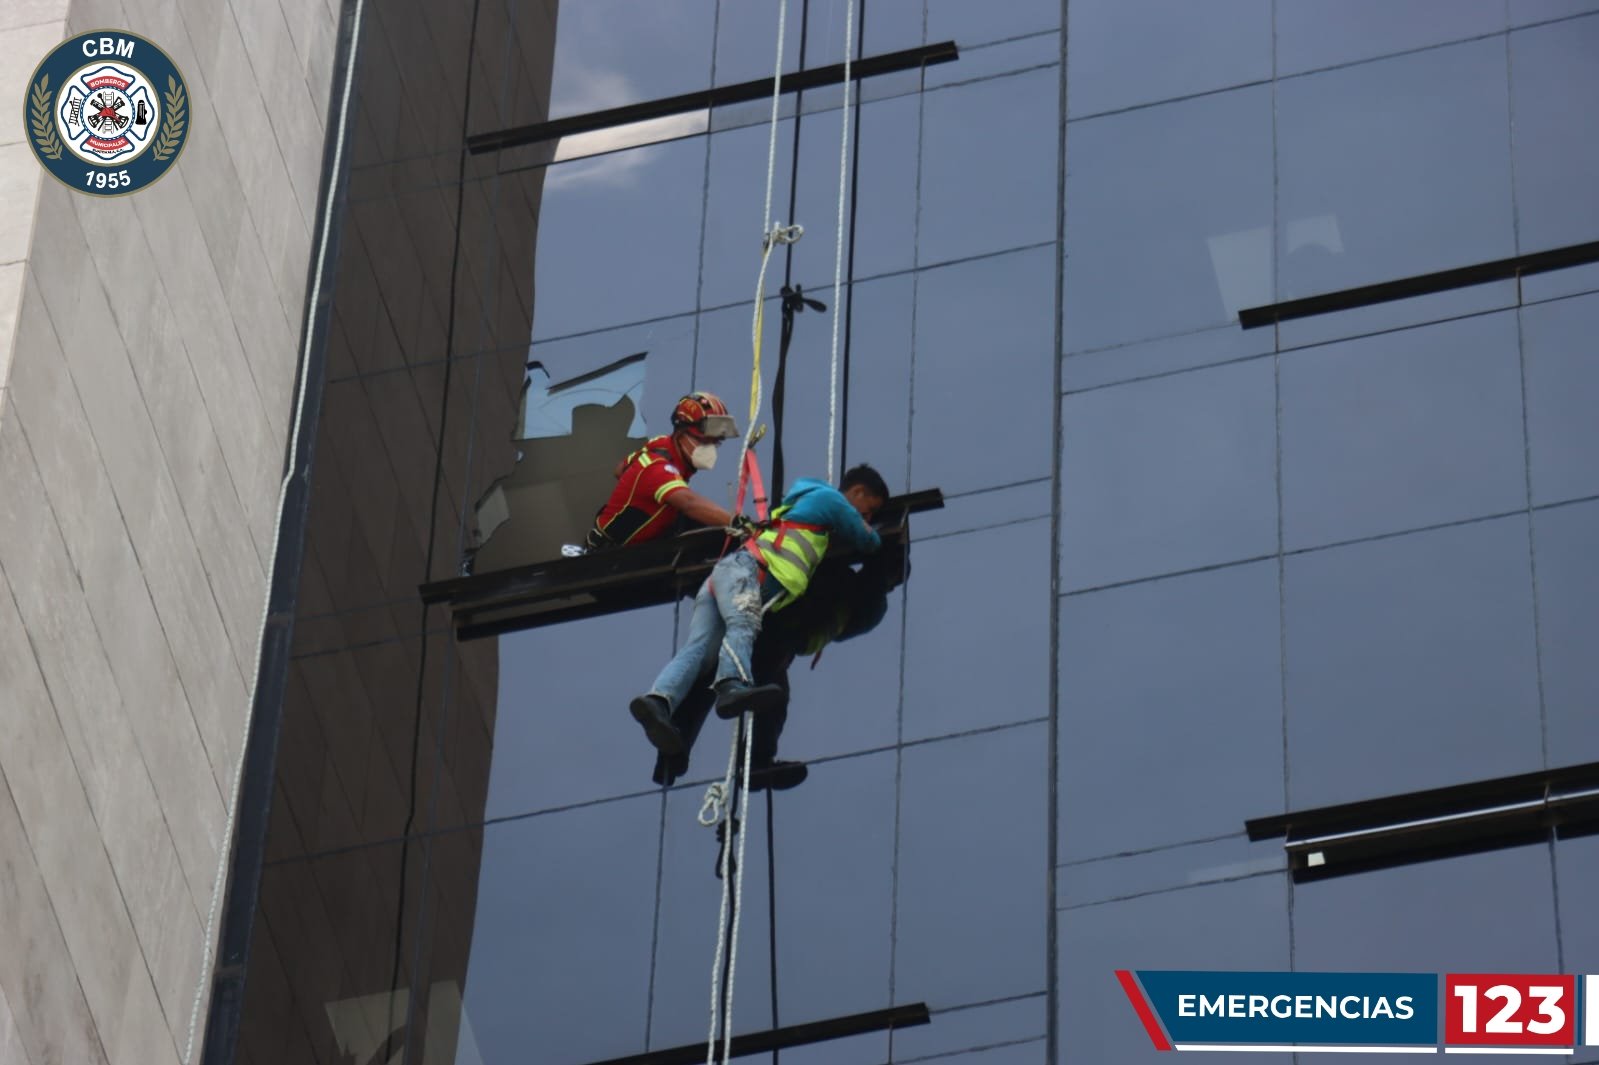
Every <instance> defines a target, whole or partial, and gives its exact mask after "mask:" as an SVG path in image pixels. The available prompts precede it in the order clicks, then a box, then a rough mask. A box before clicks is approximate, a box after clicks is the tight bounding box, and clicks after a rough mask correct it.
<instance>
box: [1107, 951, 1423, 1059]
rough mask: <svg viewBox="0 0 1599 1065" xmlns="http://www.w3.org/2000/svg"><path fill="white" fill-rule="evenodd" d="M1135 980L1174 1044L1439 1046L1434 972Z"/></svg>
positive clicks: (1175, 975) (1153, 975)
mask: <svg viewBox="0 0 1599 1065" xmlns="http://www.w3.org/2000/svg"><path fill="white" fill-rule="evenodd" d="M1137 978H1138V983H1139V984H1140V985H1141V987H1142V989H1143V992H1144V994H1145V995H1147V996H1148V1000H1149V1004H1150V1005H1151V1006H1152V1007H1153V1009H1154V1013H1155V1016H1156V1017H1158V1018H1159V1021H1160V1024H1161V1026H1162V1027H1163V1028H1164V1029H1165V1032H1166V1035H1167V1036H1169V1037H1170V1039H1171V1042H1172V1043H1173V1044H1184V1043H1225V1044H1245V1043H1269V1044H1277V1045H1288V1044H1300V1045H1307V1044H1308V1045H1322V1046H1348V1045H1356V1046H1369V1047H1386V1046H1391V1047H1403V1046H1436V1045H1437V1043H1438V977H1437V975H1436V974H1435V973H1257V972H1170V971H1152V970H1140V971H1139V972H1138V974H1137ZM1135 1005H1136V1003H1135ZM1151 1034H1152V1035H1153V1034H1154V1033H1151Z"/></svg>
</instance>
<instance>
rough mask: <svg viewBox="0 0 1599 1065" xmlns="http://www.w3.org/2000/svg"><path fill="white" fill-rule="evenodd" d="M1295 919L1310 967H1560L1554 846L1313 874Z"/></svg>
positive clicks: (1298, 948)
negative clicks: (1315, 879) (1321, 878)
mask: <svg viewBox="0 0 1599 1065" xmlns="http://www.w3.org/2000/svg"><path fill="white" fill-rule="evenodd" d="M1490 913H1491V914H1495V915H1496V919H1494V920H1492V921H1485V920H1483V915H1484V914H1490ZM1293 919H1294V947H1295V959H1294V960H1295V964H1296V965H1297V966H1298V967H1300V968H1303V969H1307V970H1313V971H1335V972H1336V971H1357V972H1371V971H1381V970H1402V971H1408V972H1449V971H1455V972H1494V973H1553V972H1559V971H1560V969H1559V966H1558V964H1557V962H1556V959H1555V915H1554V893H1553V891H1552V885H1551V882H1550V875H1549V851H1548V848H1547V847H1545V846H1537V847H1516V848H1514V849H1512V850H1504V851H1496V852H1493V853H1489V854H1476V855H1471V856H1468V857H1464V858H1451V859H1448V860H1447V861H1436V862H1425V863H1421V864H1418V865H1408V866H1401V867H1400V868H1397V869H1383V870H1379V871H1377V872H1371V873H1361V874H1360V875H1358V876H1346V877H1338V878H1336V879H1333V880H1328V881H1325V882H1323V883H1319V884H1305V885H1302V886H1300V887H1298V888H1296V889H1295V890H1294V915H1293ZM1356 929H1358V930H1359V934H1358V935H1357V934H1351V933H1352V932H1353V931H1354V930H1356ZM1567 960H1568V961H1569V960H1570V959H1569V958H1568V959H1567ZM1392 1058H1393V1060H1395V1061H1399V1060H1403V1059H1402V1058H1401V1057H1400V1056H1399V1055H1392Z"/></svg>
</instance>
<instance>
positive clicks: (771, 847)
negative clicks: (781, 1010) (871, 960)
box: [766, 787, 782, 1065]
mask: <svg viewBox="0 0 1599 1065" xmlns="http://www.w3.org/2000/svg"><path fill="white" fill-rule="evenodd" d="M776 797H777V789H776V788H771V787H769V788H767V789H766V941H767V950H766V953H767V957H768V958H769V959H770V961H771V966H772V981H771V983H772V1030H773V1031H774V1032H775V1031H776V1030H777V1029H778V1028H781V1027H782V1025H780V1024H778V1023H777V858H776V855H775V849H776V848H775V843H774V839H775V837H774V833H773V830H772V803H773V801H774V800H775V799H776ZM777 1055H778V1052H777V1051H776V1050H773V1051H772V1065H777Z"/></svg>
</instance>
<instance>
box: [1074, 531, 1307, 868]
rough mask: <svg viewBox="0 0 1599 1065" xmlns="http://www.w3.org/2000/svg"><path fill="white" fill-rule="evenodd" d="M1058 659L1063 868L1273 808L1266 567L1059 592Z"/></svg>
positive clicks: (1273, 593)
mask: <svg viewBox="0 0 1599 1065" xmlns="http://www.w3.org/2000/svg"><path fill="white" fill-rule="evenodd" d="M1060 655H1061V657H1060V691H1061V705H1062V707H1063V712H1062V716H1061V724H1060V804H1061V806H1060V855H1061V858H1062V859H1063V860H1072V859H1080V858H1093V857H1099V856H1102V855H1106V854H1113V853H1116V852H1118V851H1128V850H1138V849H1141V848H1146V847H1155V846H1161V845H1164V844H1171V843H1179V842H1182V841H1185V840H1194V839H1201V838H1206V837H1214V836H1218V835H1222V834H1224V833H1227V832H1232V831H1236V830H1237V829H1238V827H1239V826H1240V825H1241V824H1243V822H1244V821H1245V820H1247V819H1248V818H1250V817H1256V816H1259V815H1261V814H1263V813H1267V812H1270V811H1272V810H1274V809H1276V808H1277V807H1278V806H1279V805H1280V804H1281V802H1282V797H1283V742H1282V741H1283V735H1282V675H1281V669H1280V665H1279V663H1280V661H1281V650H1280V646H1279V639H1278V594H1277V563H1276V561H1275V560H1270V561H1266V562H1256V563H1251V564H1249V565H1247V566H1230V567H1227V568H1225V569H1220V570H1214V571H1211V572H1207V573H1197V574H1191V575H1188V576H1185V577H1173V578H1170V579H1167V580H1162V581H1146V582H1143V583H1140V584H1134V585H1129V586H1127V587H1123V588H1112V589H1108V590H1106V591H1102V592H1091V593H1087V594H1084V595H1073V596H1067V597H1066V598H1065V599H1063V600H1062V601H1061V632H1060ZM1219 766H1226V767H1228V768H1227V771H1226V772H1223V773H1218V772H1217V768H1218V767H1219ZM1130 776H1137V777H1138V778H1139V780H1140V784H1139V786H1138V787H1137V788H1134V789H1128V788H1127V787H1126V781H1127V779H1128V778H1129V777H1130Z"/></svg>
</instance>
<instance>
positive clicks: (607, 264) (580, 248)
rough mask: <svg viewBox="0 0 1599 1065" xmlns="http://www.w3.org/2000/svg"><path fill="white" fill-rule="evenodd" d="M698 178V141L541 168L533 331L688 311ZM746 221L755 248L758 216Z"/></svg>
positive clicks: (701, 154) (559, 332)
mask: <svg viewBox="0 0 1599 1065" xmlns="http://www.w3.org/2000/svg"><path fill="white" fill-rule="evenodd" d="M704 179H705V145H704V143H703V142H702V141H700V140H698V139H694V140H686V141H676V142H672V143H669V144H655V145H651V146H649V147H646V148H634V149H632V150H630V151H625V152H616V153H614V154H612V155H602V156H597V157H595V158H592V159H578V160H575V161H573V162H570V163H561V164H558V165H556V166H552V167H550V168H549V169H548V171H547V172H546V175H545V178H544V194H543V200H542V204H541V206H540V208H539V243H538V253H537V260H536V266H535V270H534V299H533V335H534V337H535V338H536V339H546V338H550V337H558V336H565V335H567V334H569V333H575V332H578V331H580V330H585V329H597V328H602V327H605V326H610V325H620V324H622V323H624V322H637V321H642V320H644V319H646V318H657V317H661V316H664V315H668V314H673V313H676V312H680V311H685V310H691V309H692V308H693V307H694V291H695V280H696V274H695V272H694V268H693V264H695V263H697V262H698V261H699V242H700V203H701V200H702V196H701V189H702V186H703V183H704ZM756 202H757V207H756V208H755V210H754V211H753V212H751V217H752V218H754V217H756V216H758V215H759V213H760V208H759V206H758V204H759V201H758V200H757V201H756ZM753 227H754V229H755V233H756V235H755V237H754V238H752V239H753V246H754V247H755V248H756V250H757V252H758V250H759V247H760V236H759V234H760V227H759V224H758V219H757V223H755V224H753ZM646 234H647V237H646V236H644V235H646ZM753 291H754V287H753V282H752V284H751V292H753Z"/></svg>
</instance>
